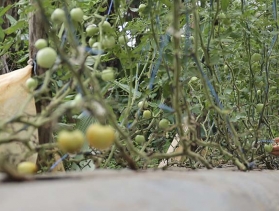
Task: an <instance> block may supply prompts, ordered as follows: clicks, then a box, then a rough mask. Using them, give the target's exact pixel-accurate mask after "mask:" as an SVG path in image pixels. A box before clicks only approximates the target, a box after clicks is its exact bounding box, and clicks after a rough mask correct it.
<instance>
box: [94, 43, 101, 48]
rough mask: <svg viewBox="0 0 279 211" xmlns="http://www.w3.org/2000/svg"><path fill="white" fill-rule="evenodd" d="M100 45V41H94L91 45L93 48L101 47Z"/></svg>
mask: <svg viewBox="0 0 279 211" xmlns="http://www.w3.org/2000/svg"><path fill="white" fill-rule="evenodd" d="M101 46H102V45H101V43H100V42H95V43H94V44H93V45H92V48H94V49H101V48H102V47H101Z"/></svg>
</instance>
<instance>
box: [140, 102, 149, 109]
mask: <svg viewBox="0 0 279 211" xmlns="http://www.w3.org/2000/svg"><path fill="white" fill-rule="evenodd" d="M147 107H148V102H147V101H144V102H143V101H140V102H139V103H138V108H147Z"/></svg>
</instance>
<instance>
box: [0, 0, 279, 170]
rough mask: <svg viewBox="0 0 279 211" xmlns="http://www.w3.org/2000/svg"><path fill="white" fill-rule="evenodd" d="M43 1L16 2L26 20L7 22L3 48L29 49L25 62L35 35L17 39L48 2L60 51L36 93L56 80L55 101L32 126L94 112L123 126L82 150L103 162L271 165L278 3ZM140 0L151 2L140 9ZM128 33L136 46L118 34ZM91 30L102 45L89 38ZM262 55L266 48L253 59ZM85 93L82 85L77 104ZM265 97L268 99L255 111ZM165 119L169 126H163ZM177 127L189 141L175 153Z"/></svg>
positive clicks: (46, 11)
mask: <svg viewBox="0 0 279 211" xmlns="http://www.w3.org/2000/svg"><path fill="white" fill-rule="evenodd" d="M38 2H39V3H38V4H37V5H34V7H31V6H30V5H29V4H28V2H27V1H24V0H23V1H19V2H18V3H17V4H15V5H14V6H15V7H18V8H19V9H20V11H21V12H20V17H19V19H18V20H14V19H13V18H8V19H9V21H10V22H11V27H9V28H8V29H5V30H2V31H1V29H0V39H1V40H3V45H2V47H1V55H4V54H5V53H8V52H9V49H10V48H11V47H13V48H16V49H17V48H18V49H19V51H17V52H16V55H15V56H16V57H17V58H22V59H19V60H16V63H17V66H18V65H22V66H23V65H25V62H26V60H27V56H26V55H28V52H27V48H26V47H27V43H26V42H27V41H28V40H24V42H23V43H22V41H21V39H20V38H21V37H22V36H25V35H27V34H28V32H27V31H26V30H28V29H27V25H26V23H27V22H26V20H27V14H28V12H30V11H34V9H39V10H40V11H41V12H42V15H43V17H44V18H45V19H44V23H43V26H42V27H46V29H48V43H49V46H50V47H52V48H54V49H55V50H56V51H57V53H58V55H59V57H58V58H59V59H58V60H57V62H56V64H55V65H54V66H53V67H52V68H50V69H49V70H47V71H46V73H45V74H44V75H41V76H38V78H39V79H40V81H41V84H43V85H42V86H41V87H42V88H39V89H37V90H36V91H34V92H33V95H34V96H35V97H36V98H37V99H40V96H41V95H42V94H43V93H44V92H46V90H47V87H48V88H50V90H51V92H52V101H51V104H50V105H49V106H48V107H46V108H45V111H44V113H41V114H38V119H40V121H39V120H38V121H37V122H36V124H35V125H34V124H31V123H27V124H30V125H31V126H32V127H38V126H40V125H41V124H43V122H46V121H52V122H63V123H66V124H68V123H70V121H71V120H72V119H77V125H76V127H79V123H78V122H79V121H78V118H77V116H79V115H80V114H81V113H82V112H83V114H84V112H85V113H87V114H88V115H89V116H90V117H91V118H92V119H90V121H89V122H92V121H98V122H100V123H102V124H110V125H112V126H113V127H114V128H115V130H116V131H117V133H118V139H117V140H116V142H115V146H113V147H112V149H111V150H109V151H104V152H102V153H101V154H98V153H97V154H96V153H94V154H90V156H88V155H86V156H85V157H86V159H87V158H88V157H89V158H90V159H95V162H100V163H99V164H98V165H100V166H101V167H108V166H110V167H112V168H119V167H126V166H129V167H130V168H133V169H136V168H147V167H156V166H157V165H158V162H159V161H160V160H161V159H163V158H171V157H175V156H181V155H182V156H185V157H186V158H185V159H184V160H183V162H180V163H179V165H182V166H187V167H191V168H200V167H207V168H211V167H217V166H222V165H224V164H233V165H236V166H237V167H238V168H239V169H241V170H246V169H249V168H253V167H255V164H256V166H260V165H261V164H268V165H267V166H268V167H269V168H274V165H273V164H276V160H275V159H274V158H273V157H272V156H270V155H268V154H267V153H266V152H265V151H264V149H263V146H262V144H261V140H266V139H267V140H269V139H272V138H274V137H275V136H276V135H277V134H278V128H277V127H278V122H277V119H278V117H277V115H278V110H277V105H278V99H277V94H278V83H279V81H278V79H277V78H278V73H277V71H276V70H277V67H278V63H277V60H278V59H277V57H278V56H277V55H278V53H277V52H278V50H279V49H278V47H277V45H276V43H277V39H278V24H277V6H276V1H271V0H267V1H261V0H258V1H253V2H246V1H241V2H240V1H229V0H222V1H220V0H217V1H215V2H214V3H212V1H205V0H203V1H200V2H197V1H195V0H192V1H185V2H180V1H175V0H174V1H169V0H164V1H150V0H148V1H141V2H138V4H137V5H136V6H135V5H134V3H135V2H136V1H135V2H133V4H129V3H126V1H121V0H115V1H114V5H113V6H114V10H113V12H112V13H110V14H109V16H106V14H107V12H108V8H109V4H108V2H106V1H99V0H95V1H86V0H80V1H67V2H64V1H50V0H48V1H38ZM139 3H141V4H145V5H146V7H145V8H143V9H140V10H138V6H139ZM75 7H80V8H81V9H82V10H83V12H84V14H85V15H84V18H83V22H82V23H78V22H74V21H73V20H71V18H70V16H69V14H70V10H71V9H72V8H75ZM55 8H62V9H63V10H64V11H65V13H66V16H67V18H66V21H65V22H64V23H63V24H56V23H53V22H52V21H51V20H50V16H51V13H52V12H53V11H54V9H55ZM8 9H9V7H7V8H2V9H1V10H0V14H5V13H6V12H7V10H8ZM127 12H128V13H129V14H130V16H133V18H132V19H131V20H130V19H129V16H128V15H127ZM107 18H108V21H109V22H110V24H111V25H112V27H111V28H108V29H106V28H104V27H102V26H101V25H102V23H103V22H104V21H106V20H107ZM92 24H95V25H96V26H99V33H97V34H96V35H94V36H87V35H86V27H87V26H89V25H92ZM124 26H125V27H124ZM119 28H121V29H122V30H119ZM10 35H12V36H10ZM124 35H128V36H127V37H125V39H126V38H128V39H127V40H125V41H126V42H127V44H123V40H122V41H121V42H118V39H119V38H120V37H121V36H124ZM13 37H16V39H15V40H16V41H15V42H14V39H13ZM64 38H66V39H64ZM110 38H113V41H112V44H108V42H109V41H108V39H110ZM90 39H91V41H95V42H99V43H98V44H96V43H95V45H90V44H89V42H90ZM122 39H123V37H122ZM18 40H20V41H18ZM114 41H116V43H115V44H114ZM19 46H21V47H19ZM92 52H93V54H94V55H93V54H92ZM99 53H100V54H99ZM256 53H259V54H260V58H259V59H256V60H255V59H252V57H253V54H256ZM108 67H110V68H112V69H113V70H114V75H115V80H113V81H104V80H102V71H103V70H105V69H107V68H108ZM77 94H81V95H82V100H81V101H79V102H77V100H75V96H77ZM140 101H147V102H148V107H147V109H148V110H150V111H151V113H152V118H150V119H145V118H143V117H142V113H143V110H146V109H144V108H142V107H140V108H139V107H138V103H139V102H140ZM260 103H262V104H263V108H262V109H256V108H257V104H260ZM88 115H87V117H88ZM161 119H167V120H169V121H170V123H171V124H170V126H169V127H167V128H166V129H162V128H159V126H158V124H159V121H160V120H161ZM80 121H83V120H82V119H81V120H80ZM183 125H184V126H185V125H187V126H188V128H189V129H188V130H187V131H185V130H184V129H183ZM87 126H88V125H87ZM85 127H86V126H85ZM176 133H178V134H179V136H180V139H181V141H180V142H181V145H182V146H183V151H182V152H174V153H171V154H166V153H165V152H166V149H167V148H168V146H169V144H170V143H171V141H172V139H173V138H174V136H175V134H176ZM137 135H144V136H145V139H146V142H144V143H137V142H135V141H134V139H135V137H136V136H137ZM0 140H1V137H0ZM85 149H88V148H85ZM85 151H86V150H85ZM174 163H176V162H174ZM98 165H97V166H98Z"/></svg>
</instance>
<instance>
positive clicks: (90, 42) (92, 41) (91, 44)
mask: <svg viewBox="0 0 279 211" xmlns="http://www.w3.org/2000/svg"><path fill="white" fill-rule="evenodd" d="M95 42H96V39H95V38H93V37H91V38H90V39H89V41H88V44H89V46H90V47H92V46H93V44H94V43H95Z"/></svg>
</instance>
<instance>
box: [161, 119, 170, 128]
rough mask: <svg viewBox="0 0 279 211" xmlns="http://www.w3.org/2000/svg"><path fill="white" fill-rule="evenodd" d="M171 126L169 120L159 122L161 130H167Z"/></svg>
mask: <svg viewBox="0 0 279 211" xmlns="http://www.w3.org/2000/svg"><path fill="white" fill-rule="evenodd" d="M169 125H170V121H169V120H167V119H161V120H160V122H159V128H161V129H167V128H168V127H169Z"/></svg>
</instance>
